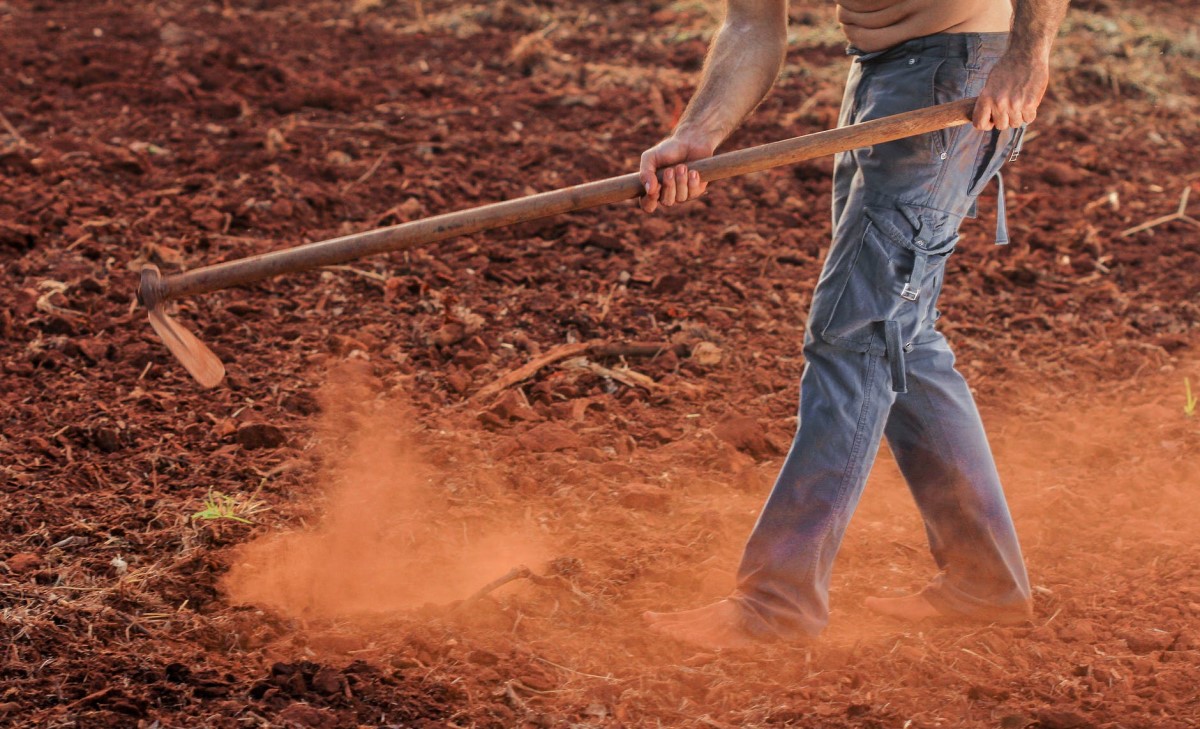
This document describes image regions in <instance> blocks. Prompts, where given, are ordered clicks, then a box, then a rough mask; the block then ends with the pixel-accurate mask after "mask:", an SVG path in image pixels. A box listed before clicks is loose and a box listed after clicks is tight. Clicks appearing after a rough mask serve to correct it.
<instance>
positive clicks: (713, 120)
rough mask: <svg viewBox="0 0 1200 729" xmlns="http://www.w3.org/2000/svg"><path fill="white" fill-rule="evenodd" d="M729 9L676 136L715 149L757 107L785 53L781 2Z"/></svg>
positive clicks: (770, 84) (677, 128)
mask: <svg viewBox="0 0 1200 729" xmlns="http://www.w3.org/2000/svg"><path fill="white" fill-rule="evenodd" d="M730 5H731V7H730V11H729V14H728V16H727V17H726V19H725V22H724V24H723V25H722V26H721V29H720V31H718V33H717V35H716V37H715V38H714V39H713V42H712V47H711V48H710V50H709V54H708V59H707V60H706V62H705V64H704V73H703V75H702V77H701V80H700V85H699V87H698V88H697V89H696V93H695V95H694V96H693V97H692V100H691V102H689V103H688V106H687V109H685V110H684V113H683V116H682V117H681V118H680V120H679V124H678V126H677V127H676V129H675V136H677V137H681V138H687V139H690V140H693V141H696V142H698V143H700V144H703V145H704V146H709V147H711V148H714V149H715V148H716V147H717V145H719V144H720V143H721V142H722V141H724V140H725V138H726V137H728V136H729V135H730V134H732V133H733V130H734V129H736V128H737V126H738V124H740V123H741V122H742V119H744V118H745V117H746V116H747V115H748V114H749V113H750V112H751V111H753V110H754V108H755V107H756V106H758V104H759V102H760V101H762V99H763V97H765V96H766V95H767V92H768V91H770V89H771V86H772V84H774V83H775V78H776V76H778V75H779V69H780V68H781V67H782V66H783V61H784V58H785V56H786V52H787V12H786V5H785V4H780V5H779V6H778V8H780V9H781V10H782V12H778V14H776V13H774V12H772V13H770V14H768V13H765V12H762V8H761V7H759V8H757V9H756V10H757V12H756V13H754V14H753V15H750V16H748V17H747V16H746V15H745V14H744V12H743V11H739V10H737V9H736V8H735V7H732V6H733V3H731V4H730Z"/></svg>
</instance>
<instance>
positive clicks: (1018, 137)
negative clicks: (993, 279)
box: [996, 126, 1025, 246]
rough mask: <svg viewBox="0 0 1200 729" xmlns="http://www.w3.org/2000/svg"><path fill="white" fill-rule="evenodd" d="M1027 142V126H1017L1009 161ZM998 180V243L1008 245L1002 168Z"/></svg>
mask: <svg viewBox="0 0 1200 729" xmlns="http://www.w3.org/2000/svg"><path fill="white" fill-rule="evenodd" d="M1024 143H1025V127H1024V126H1019V127H1017V131H1016V134H1015V135H1014V136H1013V150H1012V154H1010V155H1009V156H1008V161H1009V162H1015V161H1016V159H1017V157H1020V156H1021V145H1022V144H1024ZM996 182H997V184H998V185H999V187H1000V192H999V197H997V198H996V245H998V246H1006V245H1008V214H1007V213H1006V212H1005V208H1004V175H1003V174H1001V173H1000V170H996Z"/></svg>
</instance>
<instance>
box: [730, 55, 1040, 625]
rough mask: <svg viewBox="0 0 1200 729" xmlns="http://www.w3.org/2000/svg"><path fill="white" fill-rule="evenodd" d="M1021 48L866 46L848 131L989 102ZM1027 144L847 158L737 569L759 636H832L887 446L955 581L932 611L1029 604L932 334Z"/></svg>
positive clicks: (999, 494)
mask: <svg viewBox="0 0 1200 729" xmlns="http://www.w3.org/2000/svg"><path fill="white" fill-rule="evenodd" d="M1006 43H1007V34H1003V33H997V34H939V35H934V36H928V37H924V38H918V39H915V40H912V41H908V42H905V43H903V44H901V45H899V46H896V47H894V48H891V49H888V50H886V51H882V52H878V53H870V54H861V53H857V52H856V51H854V50H853V49H851V53H854V54H856V56H857V57H856V58H855V60H854V63H853V68H852V69H851V72H850V77H849V80H848V82H847V85H846V92H845V97H844V100H843V102H842V111H841V119H840V124H842V125H845V124H851V123H855V122H861V121H866V120H870V119H874V118H878V117H882V116H887V115H890V114H897V113H900V112H904V111H911V110H913V109H918V108H922V107H926V106H931V105H933V104H938V103H943V102H947V101H952V100H955V99H959V98H965V97H969V96H975V95H977V94H978V93H979V92H980V90H981V89H982V88H983V84H984V81H985V80H986V78H987V74H988V72H989V70H990V69H991V67H992V66H993V65H994V64H995V63H996V61H997V60H998V58H999V57H1000V55H1001V54H1002V53H1003V51H1004V48H1005V46H1006ZM1018 144H1019V132H1017V131H1014V130H1008V131H1004V132H1000V131H993V132H979V131H977V130H975V129H974V128H972V127H970V126H962V127H955V128H952V129H948V130H944V131H941V132H936V133H932V134H926V135H923V136H919V137H913V138H910V139H904V140H899V141H896V142H889V143H887V144H881V145H876V146H875V147H872V148H869V149H860V150H856V151H853V152H847V153H844V154H841V155H839V156H838V158H837V160H836V169H835V172H834V185H833V243H832V246H831V248H830V251H829V256H828V258H827V260H826V262H825V267H824V270H823V272H822V274H821V277H820V280H819V281H818V283H817V287H816V290H815V292H814V294H813V303H812V311H811V312H810V317H809V322H808V330H807V333H806V335H805V342H804V354H805V359H806V365H805V370H804V375H803V377H802V379H801V388H800V392H801V395H800V419H799V428H798V432H797V434H796V437H795V441H794V442H793V444H792V447H791V450H790V452H789V453H788V456H787V459H786V461H785V463H784V465H783V468H782V470H781V472H780V474H779V477H778V480H777V481H776V483H775V486H774V489H773V490H772V492H771V495H770V497H769V499H768V500H767V503H766V505H765V506H764V507H763V511H762V513H761V515H760V516H759V519H758V523H757V524H756V526H755V528H754V531H753V533H752V534H751V536H750V539H749V542H748V544H747V546H746V550H745V554H744V556H743V559H742V563H741V566H740V568H739V570H738V588H737V591H736V593H735V595H734V599H735V600H736V601H737V602H738V603H739V604H740V605H741V607H742V608H743V610H742V613H743V617H744V619H745V623H744V627H745V629H746V630H747V631H748V632H751V633H753V634H756V635H760V636H762V637H783V638H787V637H793V636H799V635H815V634H816V633H818V632H820V631H821V629H822V628H824V627H825V624H826V623H827V622H828V612H829V608H828V605H829V597H828V591H829V578H830V571H831V569H832V566H833V561H834V556H835V555H836V554H837V551H838V548H839V546H840V545H841V541H842V535H843V533H844V531H845V529H846V526H847V524H848V523H849V521H850V516H851V514H852V513H853V511H854V508H855V506H856V505H857V504H858V501H859V497H860V496H861V494H862V490H863V486H864V485H865V483H866V479H867V475H868V473H869V471H870V469H871V465H872V463H873V462H874V460H875V456H876V453H877V452H878V449H879V443H880V440H881V439H882V438H883V437H884V436H886V437H887V439H888V444H889V445H890V447H891V449H892V452H893V453H894V455H895V457H896V460H897V462H898V463H899V466H900V469H901V471H902V472H903V474H904V477H905V479H906V480H907V482H908V485H909V488H910V489H911V491H912V494H913V497H914V498H915V499H916V502H917V505H918V507H919V509H920V512H921V515H922V517H923V519H924V521H925V528H926V532H927V534H928V538H929V544H930V547H931V549H932V551H933V556H934V560H935V561H936V563H937V566H938V567H939V568H940V570H941V571H940V574H938V576H937V577H935V578H934V580H933V582H932V583H931V584H930V585H929V586H928V587H927V588H926V590H925V594H926V596H927V597H928V598H929V600H930V602H932V603H933V604H934V605H935V606H937V607H938V608H939V609H940V610H942V611H943V612H945V613H948V614H951V615H953V614H960V615H971V616H980V617H985V616H988V615H994V614H1004V613H1005V612H1006V611H1013V612H1015V611H1024V610H1025V609H1026V606H1027V605H1028V602H1029V583H1028V579H1027V577H1026V574H1025V567H1024V563H1023V560H1022V557H1021V551H1020V547H1019V546H1018V544H1017V536H1016V532H1015V530H1014V528H1013V523H1012V519H1011V517H1010V516H1009V511H1008V507H1007V504H1006V503H1005V499H1004V493H1003V491H1002V490H1001V487H1000V480H999V476H998V474H997V473H996V466H995V462H994V461H993V459H992V454H991V450H990V449H989V447H988V443H987V438H986V436H985V434H984V431H983V425H982V422H981V421H980V418H979V413H978V411H977V410H976V407H975V403H974V400H973V399H972V397H971V392H970V390H969V388H968V387H967V384H966V382H965V381H964V380H963V378H962V376H961V375H960V374H959V373H958V372H957V370H955V368H954V355H953V354H952V353H951V351H950V348H949V346H948V345H947V342H946V340H945V338H944V337H943V336H942V334H941V333H940V332H938V331H937V330H936V329H935V328H934V322H935V320H936V319H937V317H938V312H937V309H936V304H937V298H938V294H939V293H940V291H941V287H942V278H943V276H944V274H945V269H946V259H947V258H948V257H949V255H950V253H951V251H952V250H953V249H954V245H955V243H956V242H957V241H958V228H959V225H960V223H961V222H962V219H963V217H964V216H967V215H973V214H974V203H975V199H976V198H977V196H978V195H979V194H980V192H982V191H983V189H984V187H985V186H986V185H987V184H988V182H989V181H990V180H991V179H992V178H993V177H996V176H998V172H999V168H1000V166H1001V165H1002V164H1003V163H1004V161H1005V160H1006V159H1007V158H1008V157H1009V155H1010V154H1012V153H1013V151H1014V150H1015V148H1016V147H1017V145H1018ZM1001 200H1003V184H1002V182H1001ZM1003 217H1004V216H1003V211H1002V209H1001V211H1000V215H999V218H1000V221H1001V222H1000V225H999V226H998V235H997V242H1006V240H1005V239H1006V235H1005V232H1004V225H1003Z"/></svg>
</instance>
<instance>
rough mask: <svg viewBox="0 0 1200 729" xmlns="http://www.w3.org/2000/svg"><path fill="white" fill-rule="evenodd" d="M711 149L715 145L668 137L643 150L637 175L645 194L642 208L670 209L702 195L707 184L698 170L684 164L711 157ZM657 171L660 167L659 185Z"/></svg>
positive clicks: (648, 210) (649, 209)
mask: <svg viewBox="0 0 1200 729" xmlns="http://www.w3.org/2000/svg"><path fill="white" fill-rule="evenodd" d="M714 149H715V145H708V144H703V143H699V142H692V141H688V140H686V139H683V138H681V137H677V136H671V137H667V138H666V139H664V140H663V141H661V142H659V143H658V144H656V145H654V146H653V147H651V148H650V149H648V150H646V151H645V152H643V153H642V166H641V173H640V174H641V180H642V185H643V186H644V187H645V188H646V194H645V195H644V196H643V197H642V210H645V211H646V212H648V213H652V212H654V211H655V210H657V209H658V206H659V204H662V205H663V206H665V207H668V208H669V207H671V206H672V205H674V204H675V203H681V202H687V201H688V200H694V199H696V198H698V197H700V196H701V195H703V194H704V191H705V190H707V189H708V183H707V182H705V181H704V180H702V179H700V173H699V172H696V171H695V170H690V169H688V166H687V163H688V162H695V161H696V160H699V159H704V158H706V157H711V156H712V154H713V150H714ZM659 170H662V183H661V184H659V181H658V175H657V173H658V171H659Z"/></svg>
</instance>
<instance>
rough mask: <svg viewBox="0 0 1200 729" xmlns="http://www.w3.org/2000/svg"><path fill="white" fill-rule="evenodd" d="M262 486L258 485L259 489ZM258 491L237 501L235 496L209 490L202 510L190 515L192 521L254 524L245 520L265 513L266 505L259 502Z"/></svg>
mask: <svg viewBox="0 0 1200 729" xmlns="http://www.w3.org/2000/svg"><path fill="white" fill-rule="evenodd" d="M261 488H262V484H259V489H261ZM257 496H258V489H255V491H254V493H253V494H251V496H250V497H249V498H247V499H244V500H243V499H239V498H238V497H236V496H231V495H229V494H225V493H221V492H220V491H213V490H212V489H209V491H208V496H206V497H205V498H204V508H203V509H201V510H200V511H197V512H196V513H195V514H192V521H215V520H218V519H228V520H230V521H236V522H241V523H242V524H253V523H254V522H253V521H251V520H250V519H247V518H246V517H248V516H253V515H255V514H257V513H258V512H260V511H266V510H267V509H268V508H270V507H268V506H267V504H266V503H265V502H263V501H259V500H258V499H257V498H256V497H257Z"/></svg>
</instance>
